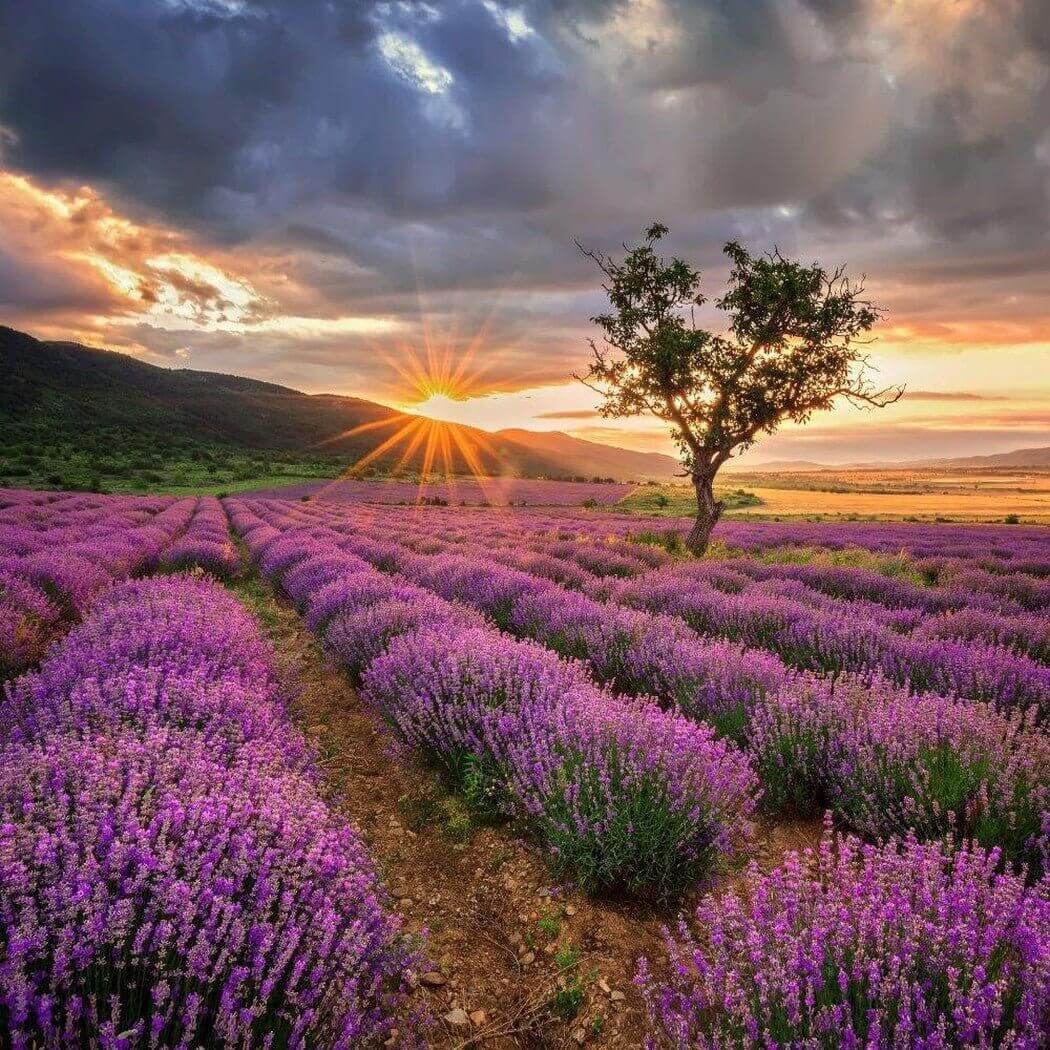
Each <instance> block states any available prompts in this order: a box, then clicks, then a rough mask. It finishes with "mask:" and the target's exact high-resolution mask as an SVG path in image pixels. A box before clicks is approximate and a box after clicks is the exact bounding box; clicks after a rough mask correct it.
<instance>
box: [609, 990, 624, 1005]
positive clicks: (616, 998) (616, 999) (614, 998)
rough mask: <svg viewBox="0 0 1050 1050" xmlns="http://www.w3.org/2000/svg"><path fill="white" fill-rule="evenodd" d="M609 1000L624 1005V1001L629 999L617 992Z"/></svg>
mask: <svg viewBox="0 0 1050 1050" xmlns="http://www.w3.org/2000/svg"><path fill="white" fill-rule="evenodd" d="M609 998H610V999H612V1001H613V1002H614V1003H622V1002H623V1001H624V999H626V998H627V996H626V995H624V994H623V992H621V991H615V992H613V993H612V995H610V996H609Z"/></svg>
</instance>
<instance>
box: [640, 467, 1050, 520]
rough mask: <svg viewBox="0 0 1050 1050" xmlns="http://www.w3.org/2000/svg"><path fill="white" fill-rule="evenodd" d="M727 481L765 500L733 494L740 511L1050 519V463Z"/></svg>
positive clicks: (687, 503) (671, 496) (649, 509)
mask: <svg viewBox="0 0 1050 1050" xmlns="http://www.w3.org/2000/svg"><path fill="white" fill-rule="evenodd" d="M723 484H724V486H725V490H726V491H727V492H729V493H736V492H738V490H743V491H745V492H747V493H751V494H753V495H754V496H756V497H757V498H758V499H759V500H760V501H761V502H760V503H759V504H757V505H750V506H749V505H746V504H747V501H744V500H740V499H731V500H730V502H729V507H728V508H727V514H731V515H733V516H734V517H812V516H821V517H835V518H839V517H860V518H876V519H908V518H916V519H919V520H922V521H930V520H936V519H937V518H950V519H952V520H954V521H1002V520H1003V519H1004V518H1007V517H1010V516H1016V517H1017V518H1018V519H1020V520H1021V521H1022V522H1029V523H1040V522H1046V523H1050V470H1046V469H1025V470H1018V469H1016V468H1012V469H1009V470H990V469H984V470H977V469H967V470H890V469H879V470H874V469H873V470H814V471H797V472H793V471H785V472H782V473H780V472H759V471H754V472H744V471H741V472H734V473H733V474H730V475H727V476H726V477H725V478H724V481H723ZM664 499H666V500H667V502H666V504H665V503H664V502H663V500H664ZM734 504H736V505H734ZM691 505H692V492H691V490H690V489H689V488H688V487H686V486H683V485H668V486H659V487H654V486H644V487H643V488H641V489H638V490H636V491H635V492H634V493H632V494H631V495H630V496H628V497H627V498H626V499H625V500H624V501H623V506H624V507H625V509H630V510H633V511H635V512H637V513H656V514H667V515H677V514H689V513H690V508H691ZM1011 520H1012V518H1011Z"/></svg>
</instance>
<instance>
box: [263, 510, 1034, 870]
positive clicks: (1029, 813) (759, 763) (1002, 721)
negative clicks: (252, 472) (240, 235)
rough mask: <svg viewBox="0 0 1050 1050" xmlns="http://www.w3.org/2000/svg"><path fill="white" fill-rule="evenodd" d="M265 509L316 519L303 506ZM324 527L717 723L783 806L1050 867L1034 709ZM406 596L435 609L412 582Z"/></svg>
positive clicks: (632, 685)
mask: <svg viewBox="0 0 1050 1050" xmlns="http://www.w3.org/2000/svg"><path fill="white" fill-rule="evenodd" d="M260 511H261V512H262V513H263V514H267V515H274V514H276V515H278V516H280V514H281V513H282V512H283V514H284V515H286V516H287V517H288V518H289V519H290V520H291V521H295V520H300V519H305V520H307V521H309V520H311V516H310V515H308V514H304V513H303V512H301V511H300V510H298V509H297V508H294V507H287V508H285V509H283V511H282V509H280V508H278V509H277V510H275V509H274V508H272V507H261V508H260ZM275 520H276V519H275ZM263 528H265V526H263ZM313 531H314V533H315V534H316V535H318V536H321V537H323V540H322V541H321V542H323V544H325V546H326V549H327V547H328V545H330V544H332V543H340V544H341V545H342V546H343V547H344V548H345V549H347V550H348V551H350V552H352V554H353V555H354V556H355V558H356V557H360V558H364V559H365V560H366V561H367V562H369V563H370V564H374V565H377V566H379V567H380V568H382V569H384V570H385V571H387V572H397V573H398V574H399V576H398V577H397V579H400V580H404V578H405V577H408V578H410V579H411V580H412V581H413V582H414V583H415V584H421V585H422V586H423V587H425V588H426V589H427V591H426V592H425V593H426V595H427V597H428V599H429V595H430V594H432V593H435V592H436V593H437V594H439V595H441V596H442V597H444V598H446V599H449V600H452V601H454V602H457V603H462V604H466V605H469V606H471V607H473V608H474V609H476V610H477V611H479V612H481V613H483V614H484V615H486V616H488V617H489V618H490V619H492V620H493V621H495V622H496V623H497V624H498V625H499V626H501V627H503V628H504V629H507V630H510V631H511V632H513V633H515V634H517V635H518V636H520V637H524V638H529V639H533V640H536V641H539V642H541V643H542V644H544V645H545V646H547V647H549V648H551V649H553V650H554V651H556V652H557V653H559V654H560V655H562V656H564V657H566V658H569V659H574V660H579V661H581V662H584V663H586V664H587V665H588V667H589V669H590V671H591V673H592V674H594V675H595V677H596V678H597V679H598V680H599V681H601V682H604V683H605V684H606V685H607V686H610V687H612V688H613V689H615V690H616V691H617V692H622V693H626V694H633V695H646V694H648V695H653V696H655V697H657V698H658V699H659V700H660V701H661V702H662V703H663V704H664V705H665V706H666V707H669V708H671V709H673V710H677V711H681V712H684V713H686V714H687V715H689V716H691V717H692V718H694V719H704V720H706V721H708V722H710V723H711V724H712V725H714V726H715V727H717V729H718V731H719V732H720V733H721V734H723V735H726V736H729V737H730V738H732V739H734V740H736V741H737V742H739V743H742V744H744V745H745V746H746V747H747V749H748V750H749V751H750V752H751V753H752V755H753V757H754V760H755V763H756V768H757V770H758V772H759V775H760V778H761V780H762V783H763V787H764V791H765V803H766V805H767V807H768V808H770V809H773V810H777V811H779V810H783V809H796V810H807V811H810V812H814V811H819V810H820V809H821V808H823V807H825V806H828V807H830V808H832V809H833V810H834V812H835V813H836V814H837V816H838V817H839V818H840V819H841V820H842V821H843V822H845V823H847V824H849V825H850V826H852V827H854V828H856V829H857V830H860V831H862V832H863V833H864V834H865V835H867V836H869V837H873V838H884V837H888V836H890V835H896V834H901V833H903V832H905V831H908V830H913V831H915V832H917V833H918V834H920V835H922V836H923V837H924V838H936V837H939V836H943V835H945V834H947V833H955V834H957V835H964V836H966V837H974V838H976V839H977V840H978V841H980V842H982V843H984V844H986V845H998V846H1001V847H1002V848H1003V850H1004V853H1005V854H1006V856H1007V857H1008V858H1009V859H1010V860H1011V861H1013V862H1019V863H1028V864H1029V865H1031V867H1032V869H1033V871H1038V870H1040V869H1041V868H1042V866H1043V865H1044V864H1045V863H1046V861H1047V852H1048V848H1050V795H1048V791H1050V753H1048V738H1047V737H1046V735H1045V734H1044V733H1043V732H1042V731H1041V730H1040V729H1038V728H1037V727H1036V725H1035V713H1034V711H1029V712H1027V713H1022V712H1019V711H1011V712H1007V713H1002V714H1001V713H999V712H998V711H997V710H996V709H995V708H994V707H993V706H992V705H988V704H982V703H974V702H968V701H963V700H960V699H958V698H953V697H950V696H943V695H937V694H919V695H914V694H911V693H909V692H906V691H904V690H902V689H900V688H898V687H894V686H893V685H892V684H891V683H888V682H886V681H885V680H883V679H877V678H876V679H873V680H862V679H857V678H855V677H853V676H844V677H843V678H841V679H840V680H839V681H838V682H832V681H827V680H821V679H818V678H815V677H814V676H812V675H808V674H803V673H798V672H795V671H791V670H789V669H788V668H786V667H785V666H784V665H783V664H782V663H781V662H780V661H779V660H778V659H777V658H776V657H775V656H773V655H772V654H769V653H763V652H761V651H756V650H745V649H742V648H741V647H739V646H738V645H734V644H732V643H728V642H719V641H715V640H712V639H705V638H702V637H700V636H698V635H696V634H695V633H694V632H692V631H691V630H690V629H689V628H687V627H686V626H685V624H684V623H683V622H682V621H681V620H678V619H675V618H670V617H659V616H653V615H651V614H648V613H641V612H637V611H634V610H630V609H625V608H622V607H619V606H616V605H613V604H608V603H600V602H596V601H594V600H592V599H590V598H588V597H587V596H585V595H583V594H579V593H574V592H571V591H565V590H562V589H561V588H558V587H556V586H554V585H552V584H551V583H550V582H549V581H546V580H539V579H535V578H532V577H529V576H527V575H525V574H523V573H520V572H514V571H512V570H508V569H505V568H503V567H502V566H499V565H491V564H489V563H488V562H486V561H482V560H480V559H477V558H468V557H465V556H463V555H453V554H441V555H437V556H434V557H431V558H426V557H421V556H419V555H416V554H414V553H412V552H409V551H406V550H404V549H403V548H400V547H399V546H398V545H396V544H392V543H390V542H389V541H380V540H376V539H372V538H370V537H368V536H366V535H364V534H361V533H357V532H350V533H349V534H340V533H336V532H334V531H333V530H331V529H314V530H313ZM270 532H271V533H273V530H270ZM307 535H308V533H307ZM399 586H404V584H403V583H401V584H399ZM413 594H414V595H415V597H413ZM330 599H331V600H336V599H338V594H337V593H333V594H329V595H326V596H324V597H323V598H320V599H319V606H318V609H317V610H315V611H314V612H313V613H312V616H313V617H314V623H315V626H316V625H319V624H320V623H321V622H322V621H323V618H324V615H325V610H326V608H327V605H326V602H327V601H328V600H330ZM403 600H404V602H405V603H407V604H411V602H412V601H413V600H416V601H422V600H423V599H422V596H421V595H419V594H418V592H416V591H415V588H411V587H410V589H409V591H408V593H407V594H406V595H404V596H403ZM429 600H432V599H429Z"/></svg>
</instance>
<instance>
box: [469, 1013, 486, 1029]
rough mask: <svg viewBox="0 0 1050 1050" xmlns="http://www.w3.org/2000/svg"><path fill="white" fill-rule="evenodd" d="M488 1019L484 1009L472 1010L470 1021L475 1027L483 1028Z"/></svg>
mask: <svg viewBox="0 0 1050 1050" xmlns="http://www.w3.org/2000/svg"><path fill="white" fill-rule="evenodd" d="M487 1019H488V1018H487V1017H486V1014H485V1011H484V1010H471V1012H470V1023H471V1024H472V1025H473V1026H474V1027H475V1028H481V1027H482V1026H483V1025H484V1024H485V1021H486V1020H487Z"/></svg>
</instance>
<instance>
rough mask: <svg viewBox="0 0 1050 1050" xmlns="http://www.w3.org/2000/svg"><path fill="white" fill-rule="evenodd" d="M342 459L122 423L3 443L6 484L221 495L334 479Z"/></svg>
mask: <svg viewBox="0 0 1050 1050" xmlns="http://www.w3.org/2000/svg"><path fill="white" fill-rule="evenodd" d="M343 465H344V464H343V463H342V462H340V461H336V460H332V459H328V458H324V457H318V456H315V455H301V456H300V455H296V454H294V453H285V452H274V453H268V452H265V451H260V452H254V451H248V450H244V449H238V448H231V447H228V446H223V445H215V444H208V443H206V442H199V443H194V442H191V441H186V440H184V439H179V438H172V440H171V441H170V442H168V443H164V444H162V443H159V442H157V441H154V440H151V439H150V437H149V436H148V435H144V434H141V433H139V434H135V433H129V432H126V431H124V430H122V429H120V428H114V429H113V432H112V433H111V432H110V431H109V430H102V431H100V432H98V433H95V434H92V435H90V436H84V437H83V438H77V439H73V438H70V437H68V436H66V435H60V436H57V437H56V436H54V435H49V434H46V433H35V432H33V430H32V428H31V427H26V428H17V429H16V430H15V433H14V435H13V439H12V440H7V441H5V443H4V445H3V447H2V448H0V487H6V488H28V489H74V490H82V491H88V492H119V493H154V492H157V493H172V494H175V495H181V494H187V495H188V494H213V495H214V494H218V493H226V492H243V491H247V490H250V489H256V488H272V487H275V486H277V485H292V484H296V483H298V482H302V481H311V480H315V479H320V478H330V477H332V476H334V475H335V474H337V473H338V472H339V470H340V469H341V468H342V466H343Z"/></svg>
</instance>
